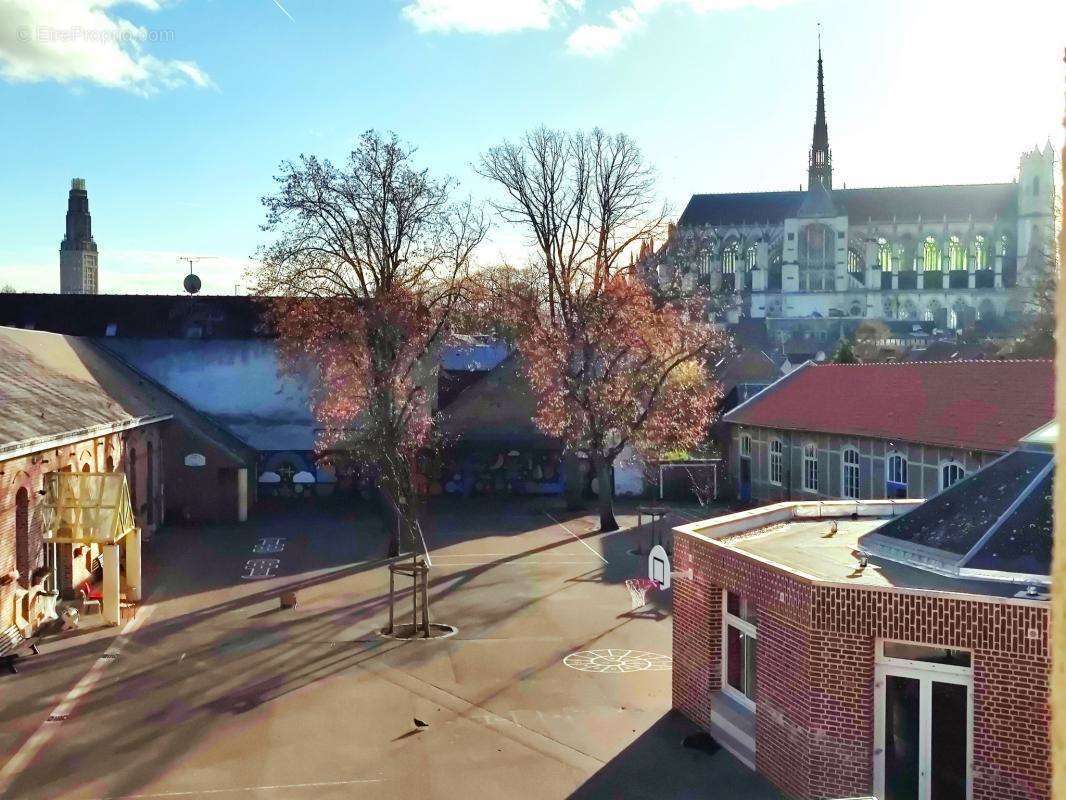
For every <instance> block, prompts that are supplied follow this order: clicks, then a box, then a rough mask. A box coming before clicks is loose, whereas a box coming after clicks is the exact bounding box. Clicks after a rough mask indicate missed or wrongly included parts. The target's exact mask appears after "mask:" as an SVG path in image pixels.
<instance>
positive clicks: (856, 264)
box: [848, 250, 862, 274]
mask: <svg viewBox="0 0 1066 800" xmlns="http://www.w3.org/2000/svg"><path fill="white" fill-rule="evenodd" d="M848 272H851V273H853V274H854V273H858V274H862V256H860V255H859V254H858V253H856V252H855V251H854V250H848Z"/></svg>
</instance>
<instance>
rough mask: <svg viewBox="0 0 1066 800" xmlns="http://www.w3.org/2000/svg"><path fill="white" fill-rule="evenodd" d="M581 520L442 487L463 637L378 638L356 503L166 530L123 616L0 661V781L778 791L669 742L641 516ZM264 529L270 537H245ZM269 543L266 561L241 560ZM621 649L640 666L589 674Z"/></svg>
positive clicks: (161, 792)
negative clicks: (253, 564) (133, 604)
mask: <svg viewBox="0 0 1066 800" xmlns="http://www.w3.org/2000/svg"><path fill="white" fill-rule="evenodd" d="M619 521H620V522H621V523H622V524H623V525H627V524H632V523H633V522H634V521H635V520H634V518H633V517H632V515H630V514H623V515H621V517H620V520H619ZM595 529H596V520H595V517H594V516H592V515H588V516H580V515H574V514H567V513H565V512H563V511H561V508H560V504H559V503H558V502H553V501H546V500H545V501H522V502H514V501H500V500H496V501H493V502H486V501H475V502H465V503H455V502H440V503H438V504H437V505H436V507H435V508H434V509H433V513H432V516H431V519H430V522H429V524H428V525H427V527H426V536H427V539H428V540H429V544H430V547H431V550H432V554H433V561H434V569H433V571H432V573H431V576H430V578H431V584H430V592H431V598H432V614H433V617H434V619H435V620H437V621H440V622H447V623H452V624H455V625H457V626H458V628H459V632H458V634H457V635H455V636H453V637H451V638H448V639H442V640H436V641H430V642H419V641H415V642H397V641H391V640H386V639H382V638H380V637H378V636H377V635H376V634H375V631H376V630H377V629H378V628H380V627H381V626H382V625H383V624H384V621H385V619H386V613H387V603H386V599H387V591H388V570H387V568H386V567H385V566H384V563H385V562H384V560H383V556H384V552H385V537H384V534H383V532H382V530H381V526H380V523H379V521H378V519H377V518H376V517H375V516H374V515H373V514H372V513H370V512H369V510H344V509H341V508H322V507H316V506H288V507H284V508H282V509H280V510H272V511H271V512H270V513H265V510H264V513H260V515H259V516H258V517H257V518H256V519H253V520H252V521H250V522H249V523H247V524H245V525H241V526H217V527H199V528H196V529H182V528H170V529H168V530H165V531H163V532H162V533H160V534H159V535H158V536H157V537H156V538H155V540H154V541H153V542H151V543H150V545H149V546H148V547H147V548H146V560H147V565H146V576H147V577H146V586H147V588H148V597H147V600H146V603H145V604H144V606H142V608H141V610H140V612H139V614H138V617H137V618H136V619H135V620H134V621H133V622H132V623H129V624H128V625H127V626H126V627H125V628H123V629H118V630H115V629H111V630H96V631H88V632H83V633H77V634H75V635H72V636H69V637H68V638H63V639H52V640H48V641H47V642H46V643H45V645H44V646H43V647H42V649H41V655H40V656H37V657H33V658H29V659H27V660H25V661H23V662H22V664H21V667H22V671H21V673H20V674H19V675H10V676H8V675H3V676H0V763H2V764H4V766H3V767H0V796H3V797H9V798H78V799H85V798H122V797H128V798H132V797H139V798H164V797H199V796H210V797H219V798H226V797H262V798H298V799H299V800H302V799H303V798H350V797H360V798H363V797H366V798H378V797H381V798H411V797H425V798H455V797H459V796H468V795H469V794H470V793H471V792H476V793H478V795H481V796H485V797H489V796H505V797H522V798H562V797H585V798H599V797H603V798H614V797H626V798H695V797H712V798H713V797H721V798H740V799H743V798H773V797H777V796H778V795H777V794H776V793H775V792H774V791H773V790H772V789H771V788H770V787H769V785H768V784H767V783H766V782H765V781H764V780H763V779H761V778H760V777H759V776H757V775H756V774H754V773H752V772H750V771H748V770H747V769H745V768H744V767H743V766H741V765H740V764H739V763H738V762H737V761H735V760H734V759H733V758H732V757H731V756H730V755H729V754H728V753H726V752H725V751H719V752H717V753H715V754H713V755H708V754H706V753H703V752H699V751H695V750H687V749H684V748H682V746H681V741H682V739H683V738H684V736H685V735H687V734H689V733H692V732H693V731H694V727H693V726H691V725H690V724H689V723H687V722H686V721H684V720H683V719H680V718H678V717H676V716H675V715H673V714H671V713H670V712H669V709H670V671H669V662H668V661H667V660H665V659H663V658H660V657H661V656H669V654H670V650H671V648H670V617H669V614H668V611H669V598H668V597H665V596H660V597H657V598H655V599H656V604H653V605H652V606H650V607H649V608H648V609H647V610H645V611H644V612H642V613H638V614H633V613H630V610H629V597H628V594H627V592H626V590H625V587H624V585H623V581H624V580H625V578H627V577H632V576H635V575H638V574H642V573H643V571H644V566H643V560H642V559H639V558H637V557H635V556H633V555H631V554H630V553H629V550H630V549H632V548H633V547H634V545H635V543H636V540H637V537H638V536H641V537H642V538H644V539H645V540H646V538H647V533H646V531H645V532H621V533H616V534H612V535H600V534H597V533H595ZM264 539H279V540H283V541H282V542H278V543H277V545H272V544H268V545H267V548H266V549H268V550H269V549H275V550H277V552H274V553H255V552H253V550H254V549H255V548H256V547H257V545H260V544H261V542H262V540H264ZM260 549H262V548H260ZM264 558H269V559H276V561H277V564H276V565H268V566H267V567H263V566H262V565H260V567H259V569H260V570H263V569H268V568H269V571H270V575H271V576H270V577H266V578H262V579H258V580H249V579H246V578H244V577H242V576H244V575H246V574H248V569H249V568H248V566H247V562H248V561H249V560H250V559H264ZM292 589H295V590H296V591H297V592H298V595H299V608H297V609H296V610H287V611H283V610H280V609H279V608H278V596H279V594H280V593H281V592H282V591H286V590H292ZM401 607H402V608H404V609H409V601H407V602H405V603H403V605H402V606H401ZM589 651H599V654H598V656H596V655H593V656H589V655H579V656H574V657H572V658H571V659H569V665H568V664H567V663H566V662H565V661H564V659H566V657H567V656H570V655H571V654H575V653H588V652H589ZM603 651H607V652H606V653H604V652H603ZM643 654H647V655H643ZM616 661H618V662H619V663H623V664H624V665H625V666H624V669H625V670H629V669H633V670H634V671H614V670H613V668H609V669H608V670H607V671H602V669H601V668H602V667H603V666H604V665H605V664H607V665H608V667H609V666H610V665H611V664H613V663H615V662H616ZM50 716H52V717H53V720H52V721H48V719H49V717H50ZM415 718H418V719H419V720H422V721H424V722H425V723H428V725H427V726H426V727H418V726H416V725H415V724H414V719H415Z"/></svg>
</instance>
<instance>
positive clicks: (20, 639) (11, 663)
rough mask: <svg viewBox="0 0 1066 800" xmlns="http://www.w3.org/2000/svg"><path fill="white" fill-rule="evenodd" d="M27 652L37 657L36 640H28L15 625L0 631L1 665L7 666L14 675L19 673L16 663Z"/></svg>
mask: <svg viewBox="0 0 1066 800" xmlns="http://www.w3.org/2000/svg"><path fill="white" fill-rule="evenodd" d="M27 650H29V651H31V652H32V653H33V654H34V655H37V640H36V639H27V638H26V637H25V636H23V635H22V631H20V630H19V629H18V627H17V626H15V625H12V626H11V627H10V628H5V629H4V630H2V631H0V664H3V665H4V666H6V667H7V668H8V669H9V670H11V672H12V673H17V672H18V670H17V669H15V662H16V661H18V660H19V659H20V658H21V657H22V655H23V653H25V652H26V651H27Z"/></svg>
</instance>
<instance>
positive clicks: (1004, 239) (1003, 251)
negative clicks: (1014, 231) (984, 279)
mask: <svg viewBox="0 0 1066 800" xmlns="http://www.w3.org/2000/svg"><path fill="white" fill-rule="evenodd" d="M1009 247H1010V239H1009V238H1008V236H1007V234H1003V235H1002V236H1000V237H999V255H1001V256H1005V255H1007V250H1008V248H1009Z"/></svg>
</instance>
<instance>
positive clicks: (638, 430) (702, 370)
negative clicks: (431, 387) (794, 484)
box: [479, 129, 727, 531]
mask: <svg viewBox="0 0 1066 800" xmlns="http://www.w3.org/2000/svg"><path fill="white" fill-rule="evenodd" d="M479 171H480V172H481V174H482V175H484V176H485V177H488V178H490V179H491V180H493V181H495V182H496V183H497V184H498V185H499V186H500V187H502V189H503V190H504V193H505V195H506V197H507V199H506V200H505V201H503V202H501V203H498V204H497V209H498V210H499V212H500V213H501V215H502V216H503V217H504V218H505V219H507V220H509V221H512V222H514V223H516V224H519V225H520V226H522V227H523V228H525V229H526V231H527V232H528V233H529V234H530V240H531V243H532V244H533V252H534V254H535V258H534V262H535V266H536V267H537V272H536V277H535V279H533V280H526V281H518V282H512V283H511V284H508V287H509V289H510V291H511V297H512V301H511V303H510V304H509V308H510V313H511V317H512V319H513V325H514V328H515V329H516V330H517V331H518V336H517V344H518V349H519V351H520V353H521V355H522V357H523V363H524V365H525V371H526V375H527V377H528V379H529V381H530V384H531V385H532V387H533V391H534V393H535V395H536V397H537V401H538V413H537V418H536V422H537V425H538V426H539V427H540V428H541V429H542V430H544V431H545V432H546V433H548V434H550V435H553V436H557V437H559V438H560V439H561V440H562V441H563V442H564V444H565V445H566V446H567V447H568V448H569V449H570V450H571V451H572V452H576V453H579V454H582V455H584V456H585V457H587V458H588V459H589V460H590V461H591V462H592V465H593V467H594V469H595V472H596V476H597V484H598V494H599V511H600V528H601V530H604V531H610V530H615V529H617V527H618V523H617V521H616V520H615V517H614V505H613V496H612V481H611V474H612V469H613V466H614V464H615V462H616V460H617V459H618V457H619V455H620V454H621V453H622V451H623V450H624V449H625V448H626V447H627V446H632V447H633V448H635V449H637V450H639V451H641V452H642V453H644V454H645V455H655V454H658V453H660V452H662V451H664V450H674V449H687V448H690V447H693V446H695V445H697V444H699V443H700V442H701V441H702V440H703V437H704V435H705V433H706V430H707V428H708V426H709V425H710V422H711V420H712V417H713V414H714V409H715V407H716V405H717V403H718V400H719V399H720V395H721V391H720V388H719V386H718V384H717V383H716V382H715V381H714V380H713V378H712V377H711V375H710V373H709V371H708V368H707V364H708V361H709V359H710V358H711V357H712V356H714V355H715V354H717V353H719V352H720V351H722V350H723V349H724V348H725V346H726V344H727V341H726V337H725V336H724V335H723V334H722V333H721V331H719V330H718V329H716V328H715V327H714V326H713V325H711V324H709V323H708V322H706V321H704V319H703V311H702V304H699V303H697V304H688V303H686V301H684V300H682V299H676V300H673V301H668V300H667V299H665V298H663V297H662V296H656V295H655V294H654V293H653V292H652V291H651V289H650V288H649V287H648V286H647V285H646V284H645V283H644V282H643V281H642V280H640V279H639V278H637V277H636V276H635V275H634V274H633V271H632V270H631V269H630V267H629V266H628V265H627V264H626V262H625V260H624V257H625V254H626V252H627V251H630V252H631V248H632V247H633V246H634V245H636V244H637V243H639V242H642V241H644V240H645V239H648V238H650V237H652V236H654V235H655V233H656V232H657V231H658V229H659V228H660V227H661V225H662V222H663V219H664V216H665V213H664V212H655V211H653V210H652V191H653V179H652V177H653V176H652V173H651V171H650V170H649V169H648V168H647V167H646V166H645V165H644V162H643V158H642V156H641V153H640V150H639V149H638V148H637V146H636V145H635V144H634V142H633V141H632V140H630V139H629V138H628V137H626V136H624V135H609V134H606V133H604V132H603V131H600V130H594V131H592V132H591V133H590V134H583V133H567V132H564V131H551V130H545V129H540V130H536V131H533V132H531V133H529V134H527V135H526V136H525V137H524V138H523V140H522V141H520V142H518V143H511V142H504V143H503V144H502V145H500V146H498V147H495V148H492V149H491V150H489V151H488V152H487V153H486V154H485V155H483V156H482V158H481V161H480V164H479Z"/></svg>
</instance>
